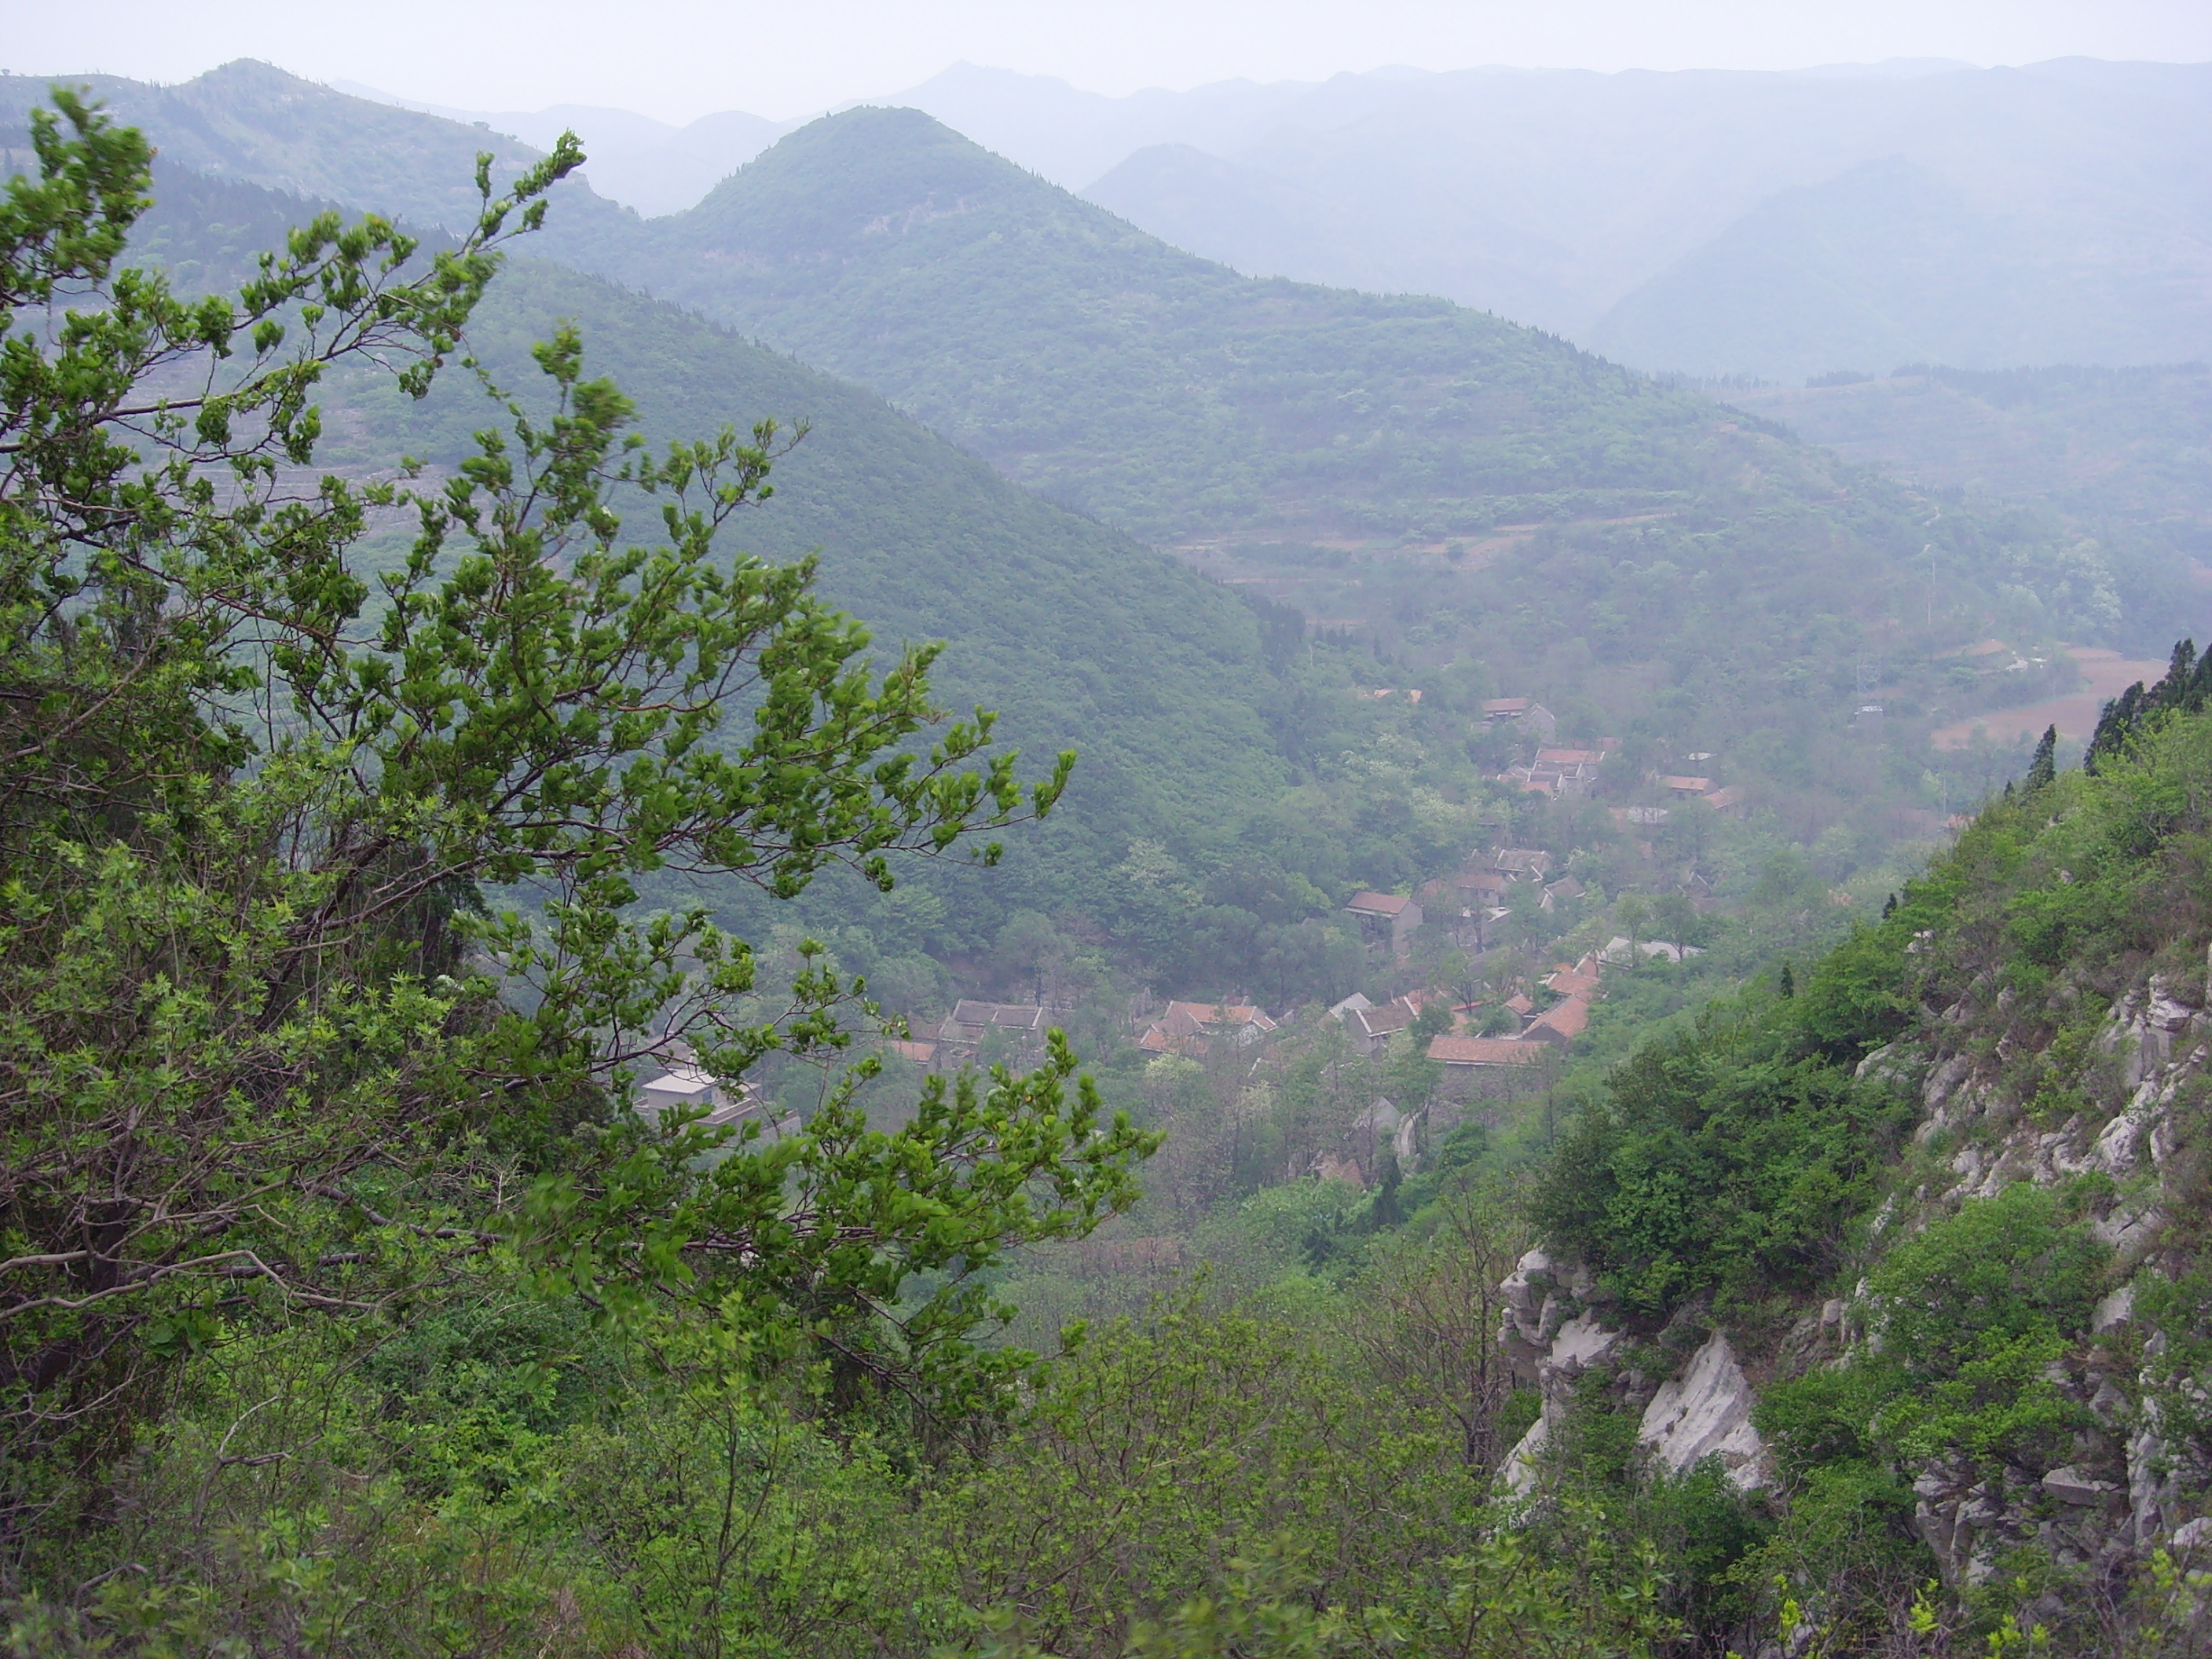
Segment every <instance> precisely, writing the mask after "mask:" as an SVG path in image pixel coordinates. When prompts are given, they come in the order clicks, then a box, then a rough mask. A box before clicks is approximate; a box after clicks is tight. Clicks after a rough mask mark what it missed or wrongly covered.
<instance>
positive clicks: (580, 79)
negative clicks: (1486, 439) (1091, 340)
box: [0, 0, 2212, 121]
mask: <svg viewBox="0 0 2212 1659" xmlns="http://www.w3.org/2000/svg"><path fill="white" fill-rule="evenodd" d="M0 20H4V28H0V69H4V70H13V71H15V72H16V73H19V74H54V73H62V72H67V71H71V70H76V71H88V70H106V71H108V72H111V73H114V74H119V75H129V76H137V77H140V78H143V79H150V80H159V81H179V80H185V79H188V78H190V77H191V76H193V75H196V74H197V73H198V72H199V71H201V70H204V69H207V68H209V67H210V66H211V65H213V64H219V63H222V62H225V61H227V60H228V59H230V58H240V57H252V58H267V59H269V60H270V61H271V62H274V63H276V64H281V65H283V67H285V68H287V69H289V70H294V71H295V72H296V73H299V74H301V75H306V76H313V77H314V78H316V79H319V80H337V79H349V80H354V81H361V82H368V83H369V84H370V85H373V86H378V87H381V88H384V89H386V91H389V92H392V93H396V94H399V95H401V96H403V97H409V98H415V99H418V100H425V101H428V102H433V103H444V104H455V105H460V106H465V107H469V108H474V109H506V110H515V109H535V108H538V107H541V106H544V105H547V104H551V103H560V102H574V103H589V104H610V105H616V106H623V107H627V108H631V109H636V110H641V111H644V112H647V113H650V114H653V115H658V116H659V117H661V118H663V119H666V120H679V121H680V120H689V119H690V118H693V117H696V116H698V115H702V114H705V113H707V112H709V111H712V110H718V109H747V110H750V111H752V112H755V113H756V114H760V115H766V116H770V117H774V118H787V117H792V116H798V115H804V114H810V113H812V112H815V111H817V110H821V109H825V108H828V107H830V106H835V105H837V104H842V103H845V102H848V101H849V100H854V99H858V98H867V97H872V96H878V95H880V94H885V93H889V92H893V91H896V90H898V89H900V88H905V87H908V86H911V85H913V84H914V83H915V82H918V81H921V80H925V79H927V77H928V76H931V75H933V74H935V73H936V72H937V71H938V70H940V69H943V68H944V67H945V65H947V64H951V63H955V62H957V61H960V60H962V59H966V60H968V61H969V62H971V63H978V64H994V65H998V66H1000V67H1004V68H1008V69H1016V70H1028V71H1030V72H1033V73H1038V74H1045V75H1057V76H1064V77H1066V79H1068V80H1070V81H1072V82H1074V83H1075V84H1076V85H1078V86H1080V87H1085V88H1090V89H1091V90H1094V91H1097V92H1105V93H1115V94H1119V93H1126V92H1130V91H1133V90H1135V89H1136V88H1140V87H1148V86H1161V87H1174V88H1187V87H1192V86H1196V85H1199V84H1201V83H1203V82H1208V81H1218V80H1225V79H1228V78H1231V77H1232V76H1249V77H1251V78H1253V79H1255V80H1262V81H1272V80H1286V79H1289V80H1319V79H1322V78H1323V77H1325V76H1328V75H1331V74H1334V73H1335V72H1337V71H1338V70H1366V69H1373V68H1376V67H1378V66H1380V65H1383V64H1413V65H1415V66H1417V67H1419V68H1423V69H1439V70H1441V69H1464V68H1468V67H1472V66H1474V65H1477V64H1521V65H1545V66H1549V67H1555V68H1582V69H1595V70H1619V69H1632V68H1642V69H1662V70H1665V69H1690V68H1726V69H1792V68H1799V67H1803V66H1806V65H1808V64H1827V63H1856V62H1869V61H1873V60H1875V59H1879V58H1893V57H1930V58H1964V59H1966V60H1967V61H1969V62H1972V63H1977V64H2019V63H2032V62H2034V61H2036V60H2037V59H2039V58H2057V57H2064V56H2069V55H2074V54H2079V55H2081V56H2086V57H2093V58H2159V59H2165V60H2168V61H2181V62H2202V61H2205V60H2207V59H2212V0H1818V3H1808V0H1457V3H1454V0H1364V3H1358V4H1347V3H1345V0H1119V3H1114V4H1106V3H1100V0H1086V3H1079V4H1067V3H1059V0H923V3H912V0H799V3H790V0H783V3H775V4H766V3H757V0H630V3H625V4H620V5H612V6H611V5H608V4H605V3H604V0H600V3H589V0H378V3H375V4H374V5H367V6H364V5H360V4H357V3H344V4H341V3H337V0H197V3H194V0H62V3H56V0H0Z"/></svg>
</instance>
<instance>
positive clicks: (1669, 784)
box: [1659, 777, 1713, 800]
mask: <svg viewBox="0 0 2212 1659" xmlns="http://www.w3.org/2000/svg"><path fill="white" fill-rule="evenodd" d="M1659 787H1661V788H1662V789H1665V790H1668V791H1670V792H1671V793H1673V794H1674V799H1677V800H1697V799H1701V798H1702V797H1704V796H1706V795H1710V794H1711V793H1713V781H1712V780H1711V778H1663V777H1662V778H1661V779H1660V780H1659Z"/></svg>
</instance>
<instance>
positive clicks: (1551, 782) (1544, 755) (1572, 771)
mask: <svg viewBox="0 0 2212 1659" xmlns="http://www.w3.org/2000/svg"><path fill="white" fill-rule="evenodd" d="M1604 760H1605V751H1604V750H1601V749H1539V750H1537V751H1536V758H1535V759H1534V761H1532V762H1530V763H1528V765H1526V766H1515V767H1510V768H1508V769H1507V770H1506V772H1505V775H1504V780H1503V781H1505V782H1508V783H1516V784H1518V785H1519V786H1520V787H1522V788H1523V789H1525V790H1528V791H1529V792H1530V793H1534V794H1539V795H1550V796H1552V797H1553V798H1554V799H1563V800H1581V799H1586V798H1587V797H1588V796H1589V793H1591V791H1593V790H1595V788H1596V787H1597V769H1598V768H1599V766H1600V765H1601V764H1602V763H1603V762H1604Z"/></svg>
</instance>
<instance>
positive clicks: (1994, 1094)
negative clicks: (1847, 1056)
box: [1859, 975, 2212, 1583]
mask: <svg viewBox="0 0 2212 1659" xmlns="http://www.w3.org/2000/svg"><path fill="white" fill-rule="evenodd" d="M1971 1013H1972V1010H1971V1009H1970V1008H1969V1009H1967V1010H1966V1012H1964V1013H1962V1012H1960V1009H1958V1008H1954V1009H1953V1010H1951V1011H1949V1012H1947V1013H1946V1014H1945V1015H1944V1016H1943V1018H1942V1020H1940V1021H1939V1022H1937V1024H1936V1030H1938V1031H1939V1032H1942V1030H1943V1028H1944V1027H1945V1026H1953V1027H1956V1026H1961V1025H1964V1024H1967V1023H1968V1019H1969V1018H1970V1016H1971ZM1942 1042H1943V1040H1942V1039H1939V1040H1938V1042H1936V1043H1933V1044H1930V1045H1929V1046H1928V1047H1926V1048H1917V1047H1916V1046H1914V1045H1908V1044H1894V1045H1892V1047H1891V1048H1885V1049H1881V1050H1880V1051H1878V1052H1876V1053H1875V1054H1870V1055H1869V1056H1868V1057H1867V1059H1866V1060H1865V1061H1863V1063H1862V1064H1861V1066H1860V1067H1859V1070H1860V1073H1861V1074H1862V1075H1866V1074H1868V1073H1869V1072H1880V1073H1883V1074H1884V1075H1887V1076H1889V1077H1890V1078H1892V1079H1896V1080H1903V1079H1907V1078H1911V1077H1917V1078H1918V1079H1919V1091H1920V1098H1921V1104H1922V1107H1923V1112H1924V1116H1923V1119H1922V1121H1921V1122H1920V1125H1919V1127H1918V1128H1917V1131H1916V1133H1915V1135H1914V1139H1915V1141H1916V1143H1917V1144H1918V1145H1919V1146H1923V1147H1925V1146H1929V1145H1930V1144H1931V1143H1934V1142H1935V1141H1936V1139H1937V1138H1938V1137H1948V1138H1949V1139H1951V1140H1952V1141H1954V1142H1955V1143H1956V1145H1955V1148H1954V1150H1953V1151H1952V1152H1951V1153H1950V1156H1949V1158H1948V1172H1949V1174H1950V1176H1952V1177H1953V1179H1952V1182H1951V1184H1949V1185H1948V1186H1947V1187H1943V1188H1941V1189H1940V1190H1936V1191H1933V1192H1931V1191H1930V1190H1929V1188H1922V1189H1921V1190H1920V1192H1918V1193H1917V1194H1912V1195H1911V1200H1912V1201H1911V1204H1910V1205H1908V1206H1907V1209H1906V1215H1907V1217H1908V1218H1909V1217H1910V1216H1911V1214H1912V1213H1913V1212H1915V1211H1917V1212H1918V1213H1920V1214H1922V1215H1925V1214H1930V1213H1936V1212H1942V1211H1945V1210H1948V1209H1951V1208H1954V1207H1955V1206H1957V1205H1959V1204H1960V1203H1963V1202H1965V1201H1966V1200H1969V1199H1978V1198H1989V1197H1991V1196H1993V1195H1995V1194H1996V1193H1998V1192H1999V1191H2001V1190H2002V1189H2003V1188H2005V1187H2007V1186H2008V1185H2009V1184H2011V1183H2012V1182H2016V1181H2028V1182H2036V1183H2038V1184H2039V1185H2045V1186H2056V1185H2059V1184H2062V1183H2063V1182H2069V1181H2071V1180H2073V1179H2075V1178H2076V1177H2078V1176H2084V1175H2089V1174H2100V1175H2103V1176H2107V1177H2109V1178H2110V1179H2111V1181H2112V1196H2111V1197H2110V1198H2109V1200H2106V1201H2105V1202H2104V1204H2103V1205H2102V1206H2101V1207H2100V1213H2099V1214H2098V1215H2097V1217H2096V1218H2095V1220H2094V1221H2093V1226H2092V1231H2093V1232H2094V1234H2095V1236H2096V1237H2098V1239H2099V1240H2100V1241H2101V1242H2102V1243H2105V1244H2106V1246H2108V1247H2109V1248H2110V1249H2112V1252H2113V1256H2114V1261H2115V1265H2116V1267H2117V1268H2118V1270H2119V1271H2121V1272H2123V1273H2125V1272H2129V1271H2130V1270H2133V1269H2136V1268H2138V1267H2142V1266H2143V1265H2144V1264H2145V1263H2146V1262H2148V1261H2150V1259H2151V1258H2152V1257H2153V1255H2154V1253H2155V1252H2156V1251H2157V1250H2158V1249H2160V1246H2161V1243H2162V1242H2163V1240H2164V1237H2165V1235H2166V1231H2167V1221H2168V1215H2169V1212H2170V1208H2171V1206H2170V1203H2169V1200H2168V1199H2167V1196H2166V1190H2165V1176H2166V1173H2167V1170H2168V1168H2169V1166H2170V1165H2171V1164H2172V1163H2173V1161H2174V1159H2175V1158H2176V1156H2177V1155H2178V1153H2179V1152H2180V1150H2181V1146H2182V1139H2183V1136H2182V1126H2181V1123H2180V1121H2179V1115H2178V1114H2179V1110H2180V1109H2181V1107H2182V1105H2183V1103H2184V1102H2185V1100H2186V1098H2187V1097H2188V1096H2189V1095H2190V1093H2191V1085H2193V1084H2195V1083H2196V1082H2197V1079H2199V1078H2200V1076H2201V1074H2202V1073H2203V1070H2204V1067H2205V1066H2206V1063H2207V1060H2208V1057H2212V1017H2208V1015H2207V1013H2206V1011H2205V1010H2204V1008H2203V1007H2202V1006H2199V1004H2198V1002H2197V1001H2195V1000H2191V997H2190V996H2189V995H2187V994H2184V992H2183V990H2182V988H2181V987H2180V986H2179V985H2178V984H2177V983H2176V982H2175V981H2173V980H2172V979H2171V978H2170V977H2167V976H2165V975H2152V976H2151V978H2150V979H2149V981H2148V982H2147V983H2146V984H2145V985H2143V986H2142V987H2141V988H2139V989H2136V990H2133V991H2130V992H2128V993H2126V994H2124V995H2123V996H2121V997H2120V999H2119V1000H2118V1001H2117V1002H2115V1003H2114V1004H2113V1005H2112V1010H2111V1012H2110V1014H2109V1016H2108V1018H2107V1019H2106V1023H2105V1024H2104V1027H2103V1029H2102V1030H2100V1033H2099V1034H2098V1037H2097V1040H2096V1042H2095V1045H2094V1047H2095V1053H2096V1054H2097V1055H2098V1057H2099V1060H2100V1064H2101V1066H2103V1067H2104V1068H2105V1070H2106V1082H2107V1086H2108V1087H2112V1088H2116V1089H2118V1090H2119V1091H2123V1092H2124V1099H2125V1103H2124V1105H2123V1106H2122V1107H2121V1109H2119V1110H2118V1112H2117V1113H2114V1114H2113V1115H2112V1116H2111V1117H2110V1118H2109V1119H2105V1118H2101V1117H2098V1116H2093V1115H2090V1114H2087V1113H2083V1114H2080V1115H2076V1116H2075V1117H2074V1118H2072V1119H2071V1120H2069V1121H2067V1122H2065V1123H2063V1124H2061V1125H2059V1126H2057V1127H2055V1128H2054V1127H2045V1126H2039V1125H2037V1124H2035V1123H2033V1122H2030V1121H2026V1118H2025V1115H2024V1114H2023V1113H2022V1111H2021V1105H2020V1103H2019V1102H2018V1101H2017V1100H2015V1098H2014V1097H2012V1096H2011V1095H2010V1094H2009V1093H2008V1091H2007V1089H2006V1087H2005V1085H2004V1083H2003V1081H2002V1066H2003V1064H2004V1061H2005V1060H2006V1059H2007V1058H2008V1049H2007V1044H2006V1042H2002V1041H2000V1042H1999V1043H1998V1044H1997V1045H1996V1051H1995V1052H1994V1053H1993V1054H1983V1053H1980V1052H1978V1051H1977V1050H1976V1049H1975V1048H1972V1047H1971V1046H1969V1045H1967V1044H1966V1043H1965V1042H1960V1045H1959V1047H1958V1048H1957V1049H1956V1051H1954V1052H1944V1050H1943V1046H1942ZM1931 1050H1932V1052H1931ZM1894 1215H1895V1211H1894V1209H1892V1210H1891V1211H1888V1212H1885V1214H1884V1215H1883V1216H1882V1217H1881V1218H1880V1220H1879V1222H1878V1224H1877V1225H1878V1230H1879V1229H1886V1228H1887V1227H1889V1226H1890V1225H1893V1217H1894ZM2135 1317H2136V1289H2135V1285H2134V1284H2133V1283H2132V1282H2130V1283H2129V1284H2126V1285H2122V1286H2120V1287H2119V1288H2118V1289H2117V1290H2115V1291H2112V1293H2111V1294H2109V1295H2107V1296H2106V1297H2105V1298H2104V1299H2103V1300H2102V1301H2101V1302H2100V1303H2099V1304H2098V1306H2097V1309H2096V1311H2095V1314H2094V1316H2093V1319H2092V1328H2093V1333H2094V1334H2097V1335H2100V1336H2103V1335H2108V1334H2118V1333H2121V1332H2123V1330H2124V1328H2125V1327H2126V1326H2128V1325H2129V1324H2130V1322H2132V1321H2133V1320H2134V1319H2135ZM2144 1352H2146V1354H2147V1357H2148V1364H2146V1366H2145V1367H2144V1369H2142V1370H2141V1371H2140V1372H2139V1373H2138V1374H2136V1375H2135V1376H2116V1375H2112V1374H2110V1373H2108V1372H2106V1371H2105V1370H2102V1369H2100V1366H2101V1365H2102V1364H2103V1363H2104V1362H2103V1360H2102V1358H2101V1357H2100V1353H2099V1352H2095V1351H2090V1352H2084V1353H2081V1354H2078V1355H2076V1356H2074V1357H2073V1358H2070V1359H2069V1360H2068V1361H2066V1362H2064V1363H2061V1364H2056V1365H2054V1366H2053V1367H2052V1369H2051V1370H2050V1371H2048V1372H2046V1373H2045V1380H2046V1381H2048V1382H2050V1383H2052V1384H2054V1385H2055V1386H2056V1387H2057V1389H2059V1390H2060V1392H2061V1393H2063V1394H2064V1395H2067V1396H2069V1397H2070V1398H2071V1399H2073V1400H2074V1401H2075V1402H2076V1403H2077V1404H2079V1405H2081V1406H2082V1407H2085V1408H2086V1414H2087V1418H2088V1419H2090V1420H2091V1421H2092V1422H2093V1425H2094V1426H2093V1427H2091V1428H2088V1429H2086V1430H2084V1431H2082V1432H2081V1433H2080V1434H2078V1435H2076V1436H2075V1446H2074V1454H2075V1455H2074V1456H2073V1457H2072V1459H2071V1460H2070V1461H2069V1462H2065V1463H2063V1464H2061V1465H2059V1466H2057V1467H2056V1468H2050V1469H2045V1470H2041V1471H2037V1470H2032V1469H2020V1468H2006V1469H2002V1470H2000V1471H1997V1472H1996V1473H1994V1474H1992V1473H1991V1472H1990V1471H1988V1470H1986V1469H1977V1468H1971V1467H1966V1466H1953V1465H1942V1464H1939V1465H1932V1466H1929V1467H1928V1468H1923V1469H1921V1470H1919V1471H1917V1474H1916V1476H1915V1479H1914V1480H1913V1492H1914V1497H1915V1520H1916V1524H1917V1529H1918V1531H1919V1533H1920V1535H1921V1537H1922V1538H1923V1540H1925V1541H1926V1542H1927V1544H1928V1546H1929V1549H1930V1550H1931V1551H1933V1552H1934V1553H1935V1555H1936V1560H1937V1562H1938V1563H1939V1564H1940V1565H1941V1566H1942V1570H1943V1573H1944V1576H1945V1577H1946V1578H1947V1579H1948V1580H1949V1581H1950V1582H1952V1583H1980V1582H1982V1581H1983V1580H1984V1579H1986V1578H1987V1577H1990V1574H1992V1573H1993V1572H1995V1571H1998V1563H1999V1562H2000V1561H2001V1560H2002V1559H2003V1557H2004V1556H2005V1554H2006V1553H2008V1551H2010V1550H2013V1549H2015V1548H2018V1547H2021V1546H2024V1545H2035V1546H2038V1547H2040V1548H2041V1549H2042V1550H2044V1551H2045V1552H2046V1553H2048V1554H2049V1555H2050V1556H2051V1558H2052V1559H2054V1560H2056V1561H2057V1562H2058V1563H2059V1564H2060V1565H2068V1566H2087V1567H2091V1568H2095V1567H2098V1566H2100V1565H2113V1564H2116V1563H2117V1562H2118V1561H2119V1560H2120V1559H2122V1558H2124V1557H2125V1556H2128V1555H2130V1554H2140V1553H2142V1552H2145V1551H2147V1550H2148V1549H2150V1548H2152V1547H2156V1546H2159V1545H2160V1544H2168V1545H2171V1544H2172V1542H2173V1541H2174V1540H2176V1539H2177V1538H2178V1537H2179V1533H2178V1532H2177V1531H2176V1528H2177V1527H2179V1528H2181V1529H2182V1530H2183V1531H2186V1530H2187V1528H2189V1527H2196V1526H2198V1525H2200V1523H2199V1522H2194V1521H2189V1520H2187V1518H2186V1516H2185V1515H2184V1514H2183V1513H2182V1512H2180V1502H2181V1500H2180V1494H2181V1493H2182V1492H2185V1490H2188V1489H2189V1487H2190V1486H2191V1484H2192V1480H2191V1477H2192V1476H2193V1475H2194V1474H2197V1473H2199V1472H2192V1471H2186V1470H2183V1469H2181V1468H2177V1467H2176V1452H2175V1448H2174V1447H2173V1446H2172V1445H2171V1444H2170V1443H2169V1442H2168V1437H2166V1435H2165V1434H2162V1433H2161V1432H2160V1418H2161V1408H2160V1400H2159V1388H2160V1381H2159V1379H2158V1377H2157V1376H2156V1375H2155V1362H2156V1359H2157V1357H2158V1354H2159V1352H2160V1339H2159V1338H2158V1337H2156V1336H2155V1335H2154V1336H2153V1337H2152V1338H2151V1339H2150V1340H2149V1341H2148V1344H2146V1345H2145V1348H2144ZM2204 1530H2205V1532H2206V1534H2207V1535H2208V1536H2212V1528H2205V1529H2204ZM2195 1536H2196V1534H2191V1537H2192V1538H2193V1537H2195Z"/></svg>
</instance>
